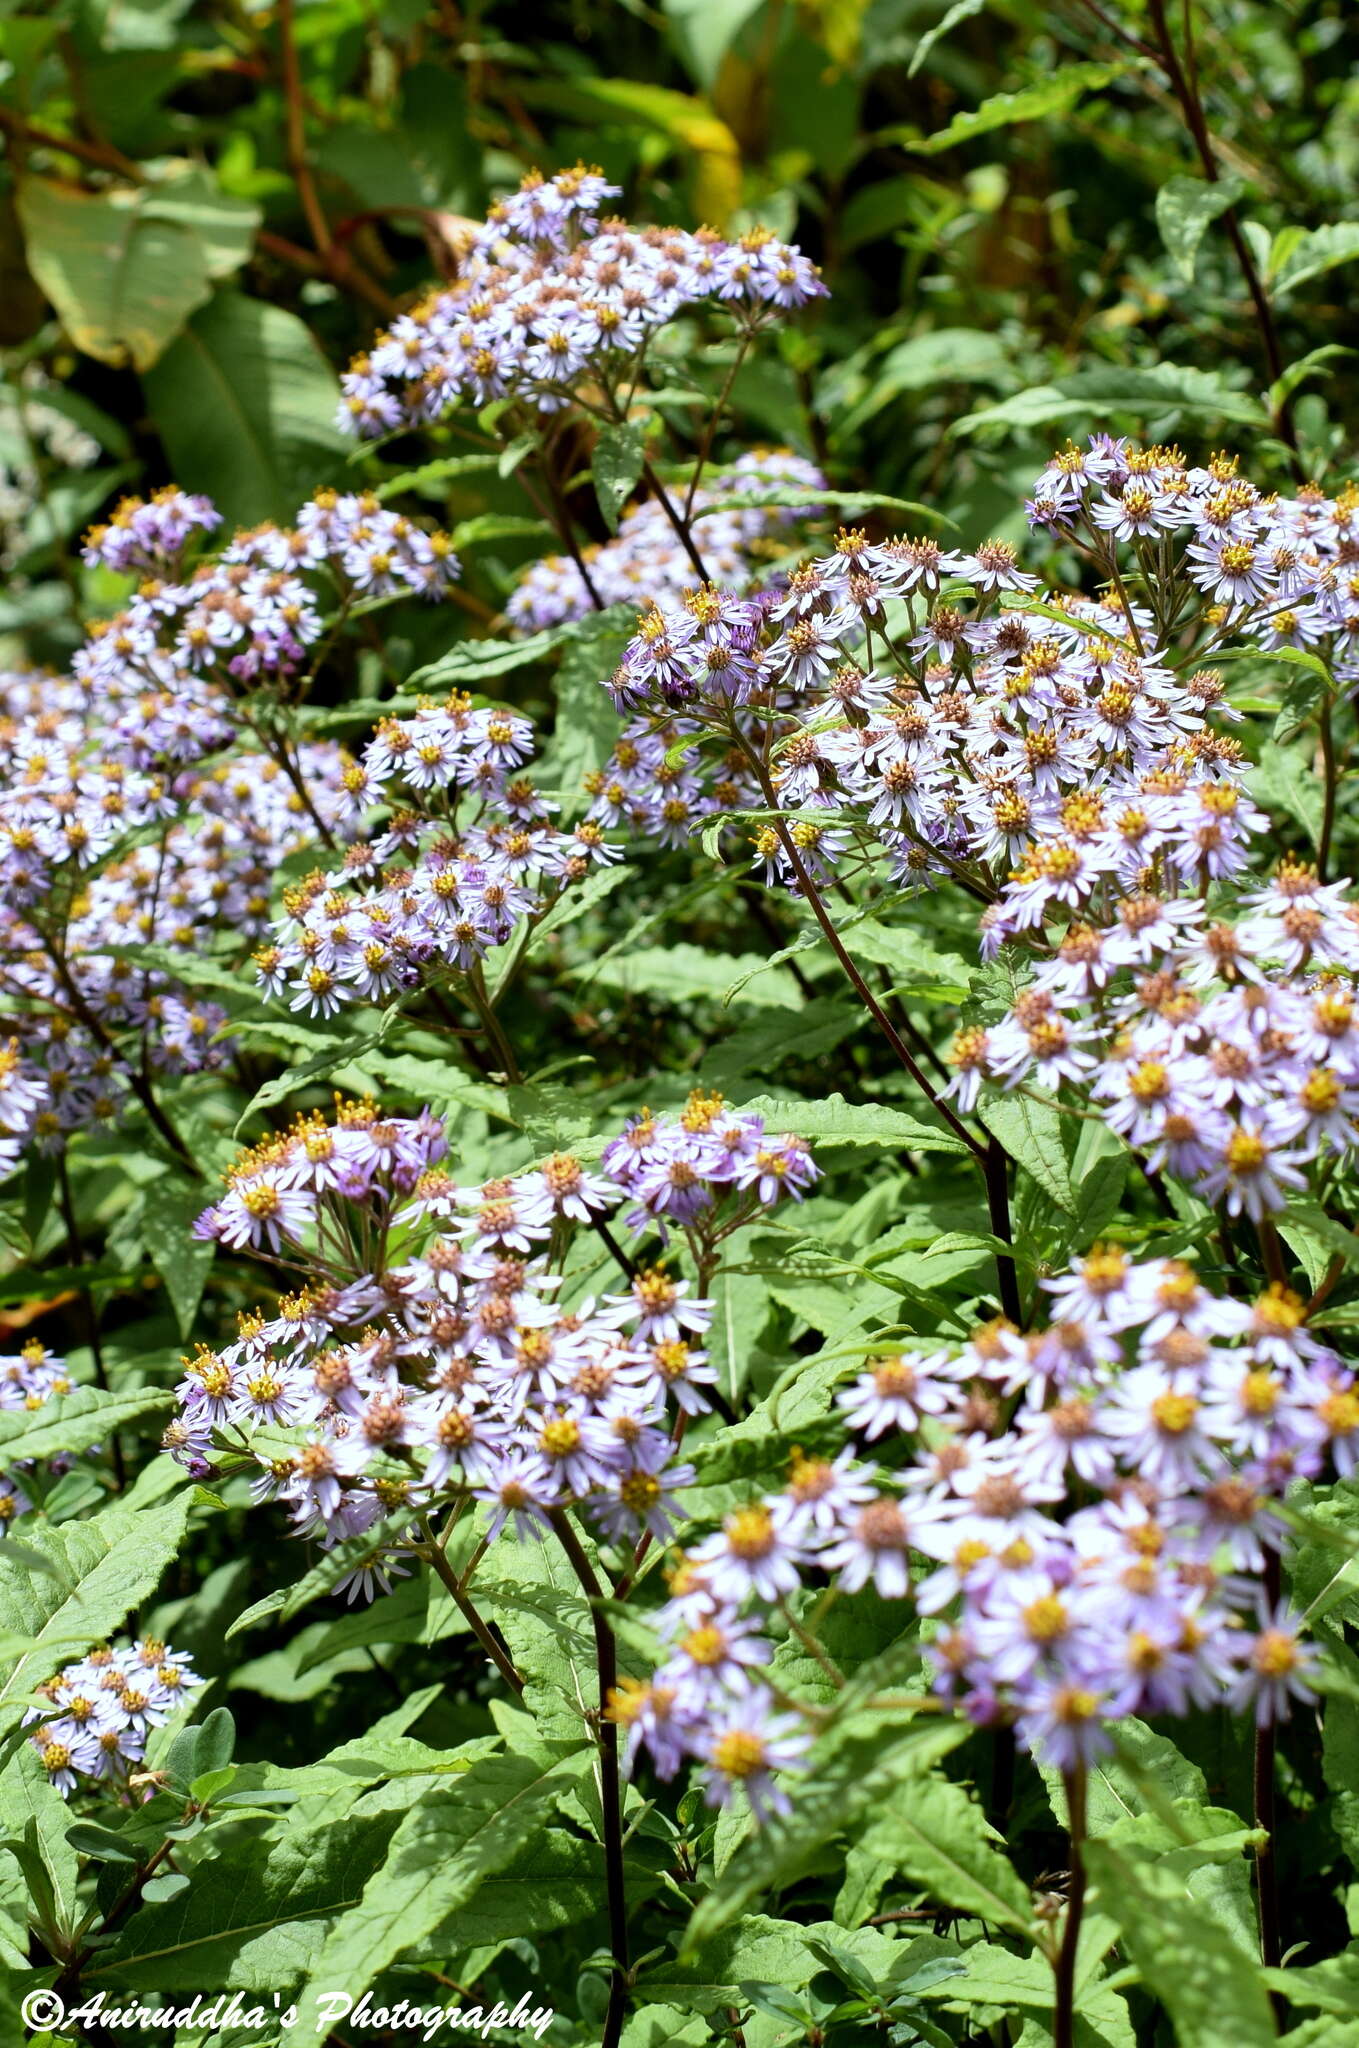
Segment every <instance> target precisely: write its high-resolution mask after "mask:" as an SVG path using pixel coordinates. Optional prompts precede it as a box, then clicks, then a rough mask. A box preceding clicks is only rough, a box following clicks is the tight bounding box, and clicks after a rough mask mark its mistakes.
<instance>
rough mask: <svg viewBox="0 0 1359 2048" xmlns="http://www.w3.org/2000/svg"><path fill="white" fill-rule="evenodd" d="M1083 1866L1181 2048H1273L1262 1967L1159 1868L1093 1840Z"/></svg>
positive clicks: (1177, 1879) (1176, 1878)
mask: <svg viewBox="0 0 1359 2048" xmlns="http://www.w3.org/2000/svg"><path fill="white" fill-rule="evenodd" d="M1084 1854H1085V1858H1086V1868H1087V1871H1088V1873H1089V1876H1090V1880H1091V1885H1092V1888H1097V1889H1098V1903H1099V1906H1100V1908H1101V1910H1102V1911H1104V1912H1106V1913H1109V1914H1112V1915H1113V1916H1114V1917H1115V1918H1116V1919H1117V1920H1118V1922H1119V1925H1120V1926H1121V1928H1122V1930H1123V1940H1124V1942H1125V1944H1126V1946H1127V1949H1128V1952H1129V1954H1130V1955H1131V1957H1132V1960H1133V1962H1134V1963H1135V1964H1136V1965H1137V1969H1138V1972H1139V1974H1140V1976H1141V1978H1142V1982H1143V1983H1144V1984H1145V1985H1146V1987H1147V1989H1148V1991H1150V1992H1151V1994H1152V1996H1153V1997H1155V1998H1158V1999H1160V2000H1161V2002H1162V2004H1163V2005H1164V2006H1165V2008H1166V2010H1167V2012H1168V2013H1169V2014H1170V2017H1171V2020H1172V2022H1173V2024H1174V2027H1175V2038H1176V2040H1177V2042H1178V2043H1179V2044H1180V2048H1221V2044H1222V2043H1223V2042H1224V2041H1231V2042H1232V2043H1233V2044H1235V2048H1268V2044H1269V2043H1271V2042H1273V2040H1274V2039H1275V2030H1274V2018H1273V2014H1272V2013H1271V2011H1270V2006H1269V1998H1268V1995H1267V1993H1266V1991H1265V1986H1264V1979H1263V1973H1262V1971H1261V1969H1260V1967H1259V1965H1258V1964H1257V1963H1255V1962H1254V1961H1253V1960H1252V1959H1250V1958H1248V1957H1246V1956H1245V1955H1243V1953H1242V1951H1241V1949H1240V1948H1239V1946H1238V1945H1237V1943H1236V1942H1235V1941H1234V1940H1233V1939H1232V1937H1231V1936H1230V1935H1229V1934H1228V1933H1226V1932H1225V1930H1224V1929H1223V1928H1222V1927H1221V1926H1220V1925H1219V1923H1218V1921H1217V1920H1216V1919H1215V1918H1214V1916H1213V1915H1212V1914H1211V1913H1210V1912H1209V1911H1208V1910H1207V1908H1206V1907H1204V1906H1203V1905H1201V1904H1200V1903H1199V1902H1198V1901H1197V1900H1196V1899H1195V1898H1194V1897H1193V1896H1192V1894H1191V1893H1190V1891H1189V1889H1188V1886H1187V1885H1186V1883H1185V1881H1184V1878H1183V1876H1182V1875H1180V1873H1179V1872H1178V1871H1176V1870H1173V1869H1168V1868H1166V1867H1165V1866H1164V1865H1163V1864H1162V1863H1160V1862H1158V1861H1153V1860H1150V1859H1146V1858H1144V1857H1141V1856H1134V1855H1132V1854H1121V1853H1120V1852H1119V1851H1118V1850H1116V1849H1113V1848H1111V1847H1110V1846H1109V1844H1108V1843H1107V1842H1089V1843H1087V1844H1086V1847H1085V1851H1084Z"/></svg>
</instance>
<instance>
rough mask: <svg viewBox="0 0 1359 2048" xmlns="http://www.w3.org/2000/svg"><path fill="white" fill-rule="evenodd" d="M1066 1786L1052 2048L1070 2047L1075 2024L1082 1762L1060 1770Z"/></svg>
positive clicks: (1082, 1824) (1082, 1891) (1082, 1838)
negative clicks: (1065, 1865) (1066, 1841)
mask: <svg viewBox="0 0 1359 2048" xmlns="http://www.w3.org/2000/svg"><path fill="white" fill-rule="evenodd" d="M1062 1783H1063V1785H1064V1786H1065V1788H1066V1811H1067V1831H1068V1833H1069V1835H1070V1838H1071V1876H1070V1880H1069V1882H1068V1885H1067V1894H1066V1920H1065V1923H1064V1925H1063V1927H1062V1942H1061V1947H1060V1948H1059V1949H1058V1951H1057V1958H1056V1961H1055V1962H1054V1964H1053V1966H1052V1975H1053V2000H1052V2040H1053V2048H1074V2042H1075V2026H1076V2011H1075V2005H1076V1952H1077V1950H1078V1949H1079V1947H1080V1940H1081V1918H1082V1915H1083V1914H1084V1911H1085V1862H1084V1859H1083V1857H1082V1854H1081V1850H1082V1848H1083V1846H1084V1843H1085V1765H1084V1764H1077V1765H1076V1766H1075V1767H1074V1769H1072V1770H1069V1771H1063V1772H1062Z"/></svg>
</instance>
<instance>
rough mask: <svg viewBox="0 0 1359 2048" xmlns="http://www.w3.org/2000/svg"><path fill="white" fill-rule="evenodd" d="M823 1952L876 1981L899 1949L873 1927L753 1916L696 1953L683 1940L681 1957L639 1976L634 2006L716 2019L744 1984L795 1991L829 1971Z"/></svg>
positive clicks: (883, 1976) (653, 1966)
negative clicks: (849, 1960)
mask: <svg viewBox="0 0 1359 2048" xmlns="http://www.w3.org/2000/svg"><path fill="white" fill-rule="evenodd" d="M690 1931H691V1932H692V1923H691V1929H690ZM813 1943H815V1944H816V1946H812V1944H813ZM828 1946H829V1947H833V1948H834V1949H835V1950H836V1951H838V1952H840V1953H842V1954H847V1955H849V1956H852V1957H854V1958H855V1960H856V1961H857V1962H858V1963H860V1964H861V1965H862V1966H863V1967H864V1968H866V1969H867V1970H869V1971H870V1973H871V1974H873V1975H874V1976H875V1977H877V1978H878V1979H879V1980H880V1981H883V1980H885V1979H886V1977H887V1974H888V1971H889V1970H890V1969H891V1967H892V1966H893V1964H894V1963H895V1962H896V1961H897V1960H898V1958H899V1957H900V1955H901V1949H902V1945H901V1944H898V1943H897V1942H895V1941H893V1940H891V1939H890V1937H888V1936H886V1935H884V1934H883V1933H882V1932H881V1931H880V1930H879V1929H878V1928H876V1927H857V1928H854V1929H852V1930H851V1929H849V1928H845V1927H837V1926H836V1925H835V1923H834V1922H833V1921H829V1920H826V1921H812V1922H810V1923H807V1922H801V1921H793V1920H775V1919H772V1918H769V1917H768V1916H767V1915H765V1914H762V1913H751V1914H749V1915H747V1916H746V1917H745V1918H744V1919H741V1920H738V1921H737V1922H736V1924H735V1925H734V1926H727V1927H725V1928H724V1929H722V1930H721V1931H720V1932H718V1933H716V1934H714V1935H712V1936H711V1937H709V1938H708V1939H706V1940H705V1941H704V1942H703V1945H702V1947H701V1948H698V1949H697V1950H695V1949H693V1948H691V1946H690V1944H689V1941H688V1937H687V1936H686V1942H685V1947H684V1949H683V1951H682V1952H681V1953H680V1954H678V1955H676V1956H673V1957H661V1958H659V1959H657V1960H655V1961H651V1962H648V1963H647V1965H646V1966H645V1968H644V1969H643V1970H642V1971H640V1973H639V1976H638V1982H637V1986H636V1991H635V1994H634V1995H635V1997H636V1998H637V2000H638V2002H639V2003H646V2004H664V2005H678V2006H681V2007H682V2008H683V2009H684V2010H685V2011H686V2012H699V2013H716V2012H718V2011H719V2010H721V2008H723V2007H725V2006H730V2005H732V2004H739V2003H740V2002H741V1987H742V1985H744V1984H750V1983H755V1984H778V1985H782V1986H783V1987H785V1988H786V1989H789V1990H798V1989H800V1988H801V1986H803V1985H804V1984H808V1983H810V1981H811V1979H812V1978H813V1977H814V1976H815V1975H816V1973H817V1972H818V1971H819V1970H822V1969H824V1968H825V1967H826V1965H825V1951H826V1947H828ZM818 1951H819V1952H818ZM765 2038H767V2037H765V2036H761V2039H765ZM775 2038H777V2037H775Z"/></svg>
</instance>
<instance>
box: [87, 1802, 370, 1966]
mask: <svg viewBox="0 0 1359 2048" xmlns="http://www.w3.org/2000/svg"><path fill="white" fill-rule="evenodd" d="M340 1800H341V1803H340V1804H339V1806H338V1810H331V1811H328V1812H326V1813H325V1814H324V1816H323V1817H322V1818H320V1819H319V1820H316V1821H314V1822H309V1821H308V1820H307V1819H306V1818H305V1817H304V1818H301V1819H299V1820H297V1821H296V1822H294V1823H293V1824H291V1825H287V1826H284V1827H283V1828H282V1829H281V1830H276V1831H274V1830H271V1831H269V1832H265V1833H262V1832H260V1829H259V1826H258V1824H257V1823H254V1822H251V1821H249V1820H247V1819H241V1820H237V1821H234V1822H232V1823H231V1824H230V1825H229V1826H228V1825H226V1824H224V1825H222V1826H221V1827H219V1828H218V1829H216V1830H214V1831H213V1832H212V1833H211V1834H210V1835H209V1836H208V1838H207V1839H208V1841H209V1842H211V1843H213V1844H215V1845H216V1847H217V1851H218V1853H216V1854H215V1855H213V1856H211V1857H210V1858H208V1859H207V1860H204V1861H202V1862H199V1863H198V1864H197V1867H193V1868H191V1869H190V1871H189V1874H190V1876H191V1877H192V1883H191V1885H190V1887H189V1890H188V1891H187V1892H186V1893H184V1894H182V1895H181V1896H180V1897H178V1898H176V1899H172V1900H168V1901H166V1902H164V1903H162V1904H158V1905H147V1906H143V1907H142V1909H141V1910H140V1911H139V1912H137V1913H134V1914H132V1915H130V1916H129V1917H128V1918H127V1919H126V1920H125V1921H123V1923H122V1924H121V1926H120V1927H119V1929H118V1931H117V1934H116V1936H115V1938H114V1940H113V1942H112V1943H111V1944H110V1945H109V1946H107V1947H104V1948H100V1949H99V1950H98V1952H97V1953H96V1955H95V1956H94V1957H93V1958H92V1959H91V1962H90V1965H89V1968H88V1969H87V1971H86V1973H85V1975H86V1979H87V1981H88V1982H89V1983H90V1984H91V1985H95V1986H97V1985H100V1984H129V1985H132V1986H134V1987H135V1988H136V1990H138V1991H139V1992H140V1991H142V1990H176V1991H178V1990H186V1991H194V1990H198V1989H201V1988H202V1987H203V1986H205V1985H214V1986H216V1985H223V1984H230V1985H231V1986H232V1987H233V1988H235V1989H240V1990H244V1991H261V1992H265V1993H272V1992H275V1991H280V1992H287V1993H291V1992H292V1991H294V1990H295V1989H296V1987H297V1986H298V1985H300V1984H301V1982H302V1980H303V1979H304V1978H305V1976H306V1974H307V1969H308V1966H309V1964H310V1963H311V1961H312V1959H313V1957H314V1956H315V1954H316V1952H317V1950H318V1949H319V1948H320V1947H321V1946H322V1944H323V1943H324V1941H325V1939H326V1934H327V1930H328V1929H329V1928H330V1926H331V1924H332V1923H333V1922H337V1921H341V1920H342V1918H343V1916H344V1915H345V1914H346V1913H347V1912H348V1911H349V1910H350V1909H351V1908H353V1907H356V1906H357V1905H358V1903H359V1901H360V1899H361V1898H362V1897H363V1891H364V1886H365V1885H366V1884H367V1883H368V1881H369V1879H370V1878H371V1877H372V1875H373V1872H374V1871H375V1870H377V1869H379V1868H380V1867H381V1864H382V1859H383V1856H384V1854H385V1852H386V1849H387V1845H388V1843H389V1841H390V1839H391V1836H392V1834H393V1832H394V1830H395V1828H396V1827H397V1826H398V1825H399V1820H400V1817H399V1812H388V1811H385V1810H381V1809H379V1810H378V1811H375V1812H374V1811H365V1810H364V1809H363V1807H362V1805H361V1804H360V1805H359V1806H358V1807H357V1808H356V1806H355V1802H354V1799H353V1794H352V1792H351V1791H348V1790H346V1791H345V1792H343V1793H342V1794H341V1795H340ZM199 1839H200V1840H202V1838H201V1837H200V1838H199ZM192 1854H193V1852H192V1850H190V1851H189V1852H188V1854H187V1857H181V1858H179V1859H178V1860H179V1861H180V1862H181V1866H182V1867H184V1865H185V1864H186V1862H187V1861H189V1860H191V1859H192Z"/></svg>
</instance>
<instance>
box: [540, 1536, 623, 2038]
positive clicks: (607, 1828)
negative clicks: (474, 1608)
mask: <svg viewBox="0 0 1359 2048" xmlns="http://www.w3.org/2000/svg"><path fill="white" fill-rule="evenodd" d="M549 1519H550V1521H551V1523H552V1527H553V1528H554V1530H555V1531H556V1533H557V1539H558V1541H559V1542H560V1544H561V1546H562V1549H563V1550H564V1551H565V1552H566V1555H567V1558H568V1560H569V1562H570V1565H571V1569H572V1571H574V1573H575V1575H576V1577H577V1579H578V1580H579V1581H580V1586H581V1590H582V1592H583V1593H584V1594H585V1597H586V1599H587V1600H588V1601H589V1603H590V1621H591V1624H592V1625H593V1628H594V1632H595V1663H596V1666H597V1667H598V1671H599V1792H600V1803H601V1806H602V1809H603V1816H604V1829H603V1832H604V1889H605V1894H606V1901H607V1905H608V1914H609V1952H610V1954H611V1955H612V1957H613V1980H612V1982H611V1984H610V1986H609V2009H608V2011H607V2012H606V2014H605V2016H604V2027H603V2031H602V2033H601V2035H600V2048H618V2040H619V2037H620V2035H621V2034H622V2032H623V2022H624V2020H625V2019H626V2018H627V2009H628V1987H629V1979H630V1974H631V1966H630V1963H629V1960H628V1910H627V1893H626V1890H625V1888H624V1882H623V1788H622V1781H621V1779H620V1776H619V1770H618V1728H617V1725H616V1724H615V1723H614V1722H613V1721H611V1720H610V1719H609V1713H608V1709H609V1703H610V1699H611V1696H612V1694H613V1692H614V1690H615V1688H616V1687H617V1684H618V1646H617V1644H616V1643H615V1641H614V1636H613V1630H612V1629H611V1628H610V1627H609V1622H608V1617H607V1616H606V1615H605V1613H604V1612H603V1609H602V1607H601V1606H600V1602H601V1601H602V1600H603V1599H604V1597H605V1595H604V1589H603V1587H602V1586H601V1585H600V1583H599V1580H598V1579H597V1578H596V1576H595V1571H594V1567H593V1565H592V1564H591V1563H590V1560H589V1558H588V1557H587V1556H586V1555H585V1551H584V1549H583V1548H582V1546H581V1541H580V1538H579V1537H578V1536H577V1534H576V1531H575V1526H574V1524H573V1523H572V1521H571V1517H570V1516H569V1515H568V1514H567V1512H566V1510H565V1508H553V1509H552V1510H551V1513H550V1516H549Z"/></svg>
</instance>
